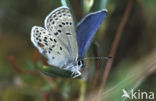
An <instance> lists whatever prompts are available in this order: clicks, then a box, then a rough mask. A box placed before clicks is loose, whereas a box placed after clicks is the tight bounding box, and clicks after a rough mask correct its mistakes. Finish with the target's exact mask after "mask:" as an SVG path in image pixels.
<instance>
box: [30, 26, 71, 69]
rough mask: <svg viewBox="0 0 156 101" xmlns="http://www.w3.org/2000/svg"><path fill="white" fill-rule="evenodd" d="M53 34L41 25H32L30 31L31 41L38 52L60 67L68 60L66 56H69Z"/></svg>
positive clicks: (50, 62)
mask: <svg viewBox="0 0 156 101" xmlns="http://www.w3.org/2000/svg"><path fill="white" fill-rule="evenodd" d="M53 34H54V33H49V32H48V31H47V30H46V29H44V28H42V27H38V26H34V27H33V28H32V31H31V41H32V42H33V44H34V45H35V46H36V47H37V48H38V50H39V51H40V53H42V54H43V55H44V56H45V57H46V58H47V59H48V63H49V64H51V65H53V66H57V67H62V66H63V65H64V64H65V63H67V62H68V61H67V60H68V59H66V58H67V57H68V56H69V53H68V50H67V49H66V48H65V47H64V45H63V44H62V43H61V42H60V40H59V39H58V38H57V37H55V36H54V35H53Z"/></svg>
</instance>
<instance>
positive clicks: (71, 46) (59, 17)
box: [45, 7, 78, 61]
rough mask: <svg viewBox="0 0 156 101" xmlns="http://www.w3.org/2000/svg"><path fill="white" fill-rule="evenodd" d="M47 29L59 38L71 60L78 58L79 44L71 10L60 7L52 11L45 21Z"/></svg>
mask: <svg viewBox="0 0 156 101" xmlns="http://www.w3.org/2000/svg"><path fill="white" fill-rule="evenodd" d="M45 28H46V30H48V31H49V32H51V33H53V34H54V36H55V37H57V38H58V39H59V40H60V41H61V43H62V44H63V46H64V47H65V48H66V49H67V51H68V52H69V60H70V61H76V60H77V58H78V44H77V36H76V28H75V24H74V20H73V17H72V14H71V12H70V10H69V9H68V8H66V7H59V8H57V9H55V10H54V11H52V12H51V13H50V14H49V15H48V16H47V17H46V19H45Z"/></svg>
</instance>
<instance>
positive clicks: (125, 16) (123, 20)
mask: <svg viewBox="0 0 156 101" xmlns="http://www.w3.org/2000/svg"><path fill="white" fill-rule="evenodd" d="M133 4H134V0H129V3H128V6H127V8H126V10H125V12H124V14H123V16H122V18H121V22H120V24H119V27H118V29H117V32H116V36H115V39H114V41H113V44H112V48H111V51H110V54H109V56H111V57H112V58H111V59H109V60H108V61H107V63H106V67H105V70H104V74H103V79H102V83H101V87H100V92H99V94H100V93H101V91H103V89H104V87H105V84H106V82H107V79H108V76H109V73H110V70H111V67H112V64H113V61H114V58H115V54H116V50H117V47H118V44H119V41H120V38H121V35H122V32H123V29H124V27H125V25H126V23H127V20H128V17H129V14H130V11H131V9H132V6H133Z"/></svg>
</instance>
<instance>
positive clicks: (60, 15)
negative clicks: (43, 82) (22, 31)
mask: <svg viewBox="0 0 156 101" xmlns="http://www.w3.org/2000/svg"><path fill="white" fill-rule="evenodd" d="M106 13H107V10H101V11H98V12H94V13H90V14H89V15H87V16H86V17H84V19H82V21H80V23H79V24H78V25H77V27H76V26H75V22H74V20H73V16H72V14H71V11H70V9H69V8H67V7H59V8H57V9H55V10H53V11H52V12H51V13H50V14H49V15H48V16H47V17H46V19H45V22H44V27H45V28H43V27H39V26H34V27H32V30H31V41H32V43H33V44H34V46H35V47H37V48H38V50H39V51H40V53H41V54H43V55H44V56H45V57H46V58H47V59H48V63H49V65H52V66H55V67H58V68H60V69H63V70H67V71H70V72H72V77H73V78H75V77H78V76H80V75H81V72H80V71H81V69H82V68H83V67H84V62H83V57H84V55H85V52H86V51H87V49H88V47H89V45H90V43H91V40H92V39H93V37H94V35H95V33H96V31H97V30H98V28H99V27H100V25H101V23H102V22H103V20H104V18H105V16H106Z"/></svg>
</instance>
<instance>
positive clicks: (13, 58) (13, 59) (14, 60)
mask: <svg viewBox="0 0 156 101" xmlns="http://www.w3.org/2000/svg"><path fill="white" fill-rule="evenodd" d="M9 62H10V63H11V65H12V68H13V69H14V70H15V71H16V72H17V73H20V74H32V75H36V74H39V72H38V71H27V70H24V69H21V68H20V67H19V65H17V62H16V59H15V57H14V56H13V55H11V56H9Z"/></svg>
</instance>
